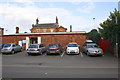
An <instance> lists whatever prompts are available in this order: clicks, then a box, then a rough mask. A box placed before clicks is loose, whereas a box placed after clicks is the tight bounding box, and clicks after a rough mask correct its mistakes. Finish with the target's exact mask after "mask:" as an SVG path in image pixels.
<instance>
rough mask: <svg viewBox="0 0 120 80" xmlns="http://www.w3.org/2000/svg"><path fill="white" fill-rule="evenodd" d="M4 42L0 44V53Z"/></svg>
mask: <svg viewBox="0 0 120 80" xmlns="http://www.w3.org/2000/svg"><path fill="white" fill-rule="evenodd" d="M3 46H4V44H0V53H1V49H2V48H3Z"/></svg>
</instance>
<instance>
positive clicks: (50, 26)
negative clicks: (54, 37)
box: [31, 16, 67, 33]
mask: <svg viewBox="0 0 120 80" xmlns="http://www.w3.org/2000/svg"><path fill="white" fill-rule="evenodd" d="M66 30H67V28H64V27H62V26H59V24H58V18H57V16H56V23H44V24H39V20H38V18H37V19H36V24H35V25H34V24H32V29H31V33H43V32H66Z"/></svg>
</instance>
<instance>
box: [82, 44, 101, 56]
mask: <svg viewBox="0 0 120 80" xmlns="http://www.w3.org/2000/svg"><path fill="white" fill-rule="evenodd" d="M83 52H85V53H86V54H87V55H103V51H102V49H101V48H99V46H98V45H97V44H95V43H89V44H86V45H84V46H83Z"/></svg>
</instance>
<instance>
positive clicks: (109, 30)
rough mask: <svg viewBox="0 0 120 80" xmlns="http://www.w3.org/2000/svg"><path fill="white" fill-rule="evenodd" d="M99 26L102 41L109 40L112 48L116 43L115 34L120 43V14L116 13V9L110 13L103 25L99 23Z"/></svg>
mask: <svg viewBox="0 0 120 80" xmlns="http://www.w3.org/2000/svg"><path fill="white" fill-rule="evenodd" d="M116 18H117V19H116ZM116 22H117V24H116ZM100 26H101V28H99V32H100V34H101V36H102V37H103V39H105V40H110V42H111V43H112V45H113V46H114V45H115V43H116V34H117V38H118V39H117V40H118V41H120V12H119V11H117V9H115V10H114V11H113V13H112V12H110V15H109V17H108V18H107V20H105V21H104V22H103V23H100Z"/></svg>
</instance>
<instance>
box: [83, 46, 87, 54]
mask: <svg viewBox="0 0 120 80" xmlns="http://www.w3.org/2000/svg"><path fill="white" fill-rule="evenodd" d="M83 51H84V52H85V53H86V52H87V46H86V45H84V46H83Z"/></svg>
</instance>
